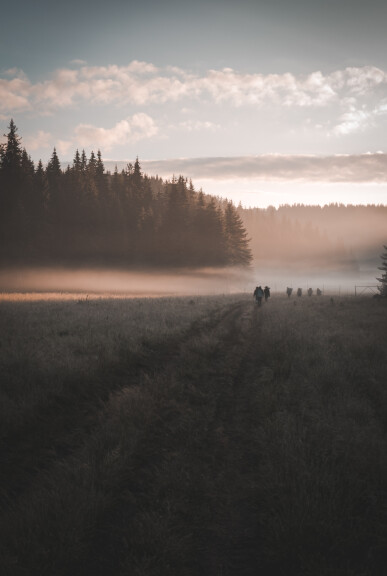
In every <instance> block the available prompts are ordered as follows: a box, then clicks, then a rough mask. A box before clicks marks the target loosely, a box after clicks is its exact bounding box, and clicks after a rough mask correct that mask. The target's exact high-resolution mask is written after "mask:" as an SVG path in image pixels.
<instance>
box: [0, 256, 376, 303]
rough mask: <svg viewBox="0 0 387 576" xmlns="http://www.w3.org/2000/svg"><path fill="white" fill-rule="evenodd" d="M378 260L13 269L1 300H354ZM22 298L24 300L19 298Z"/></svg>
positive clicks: (2, 278) (4, 273) (0, 286)
mask: <svg viewBox="0 0 387 576" xmlns="http://www.w3.org/2000/svg"><path fill="white" fill-rule="evenodd" d="M377 266H378V260H377V259H375V260H371V261H364V262H363V263H362V265H361V267H359V268H357V269H355V270H353V269H346V268H339V267H333V266H332V267H331V268H329V267H328V266H326V267H324V268H320V267H318V266H316V267H312V266H310V265H309V264H304V265H302V264H298V265H297V266H295V265H292V266H290V265H289V266H286V264H284V263H283V262H267V261H265V262H264V263H262V265H259V264H257V263H254V265H253V266H251V267H250V268H248V269H246V268H200V269H196V270H190V269H183V270H178V271H176V270H166V271H162V272H160V270H146V271H144V270H122V269H108V268H76V269H66V268H12V269H3V270H0V299H8V298H12V299H15V298H16V297H18V298H22V299H26V298H30V299H66V298H70V299H71V298H78V297H83V298H84V297H86V296H88V297H93V296H95V297H98V298H100V297H119V298H122V297H127V298H135V297H160V296H189V295H191V296H195V295H205V294H233V293H240V292H245V293H246V292H247V293H252V292H253V291H254V288H255V286H256V285H258V284H261V285H262V286H264V285H268V286H269V287H270V288H271V291H272V293H283V292H284V291H285V290H286V287H287V286H291V287H293V288H295V289H297V288H298V287H301V288H303V290H305V291H306V289H307V288H309V287H312V288H313V290H314V292H315V291H316V289H317V288H320V289H321V290H324V291H325V292H329V293H337V294H339V293H343V294H344V293H345V294H354V292H355V286H364V285H369V286H375V285H376V284H377V281H376V278H375V276H376V275H377ZM16 295H19V296H16Z"/></svg>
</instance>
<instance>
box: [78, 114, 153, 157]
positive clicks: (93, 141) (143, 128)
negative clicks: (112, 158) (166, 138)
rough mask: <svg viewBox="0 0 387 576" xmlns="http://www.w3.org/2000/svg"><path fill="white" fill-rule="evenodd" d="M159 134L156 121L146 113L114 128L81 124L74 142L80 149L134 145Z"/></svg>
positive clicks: (125, 120) (109, 148)
mask: <svg viewBox="0 0 387 576" xmlns="http://www.w3.org/2000/svg"><path fill="white" fill-rule="evenodd" d="M157 133H158V127H157V126H156V124H155V122H154V120H153V119H152V118H151V117H150V116H148V115H147V114H144V113H139V114H134V115H133V116H131V117H128V118H125V119H124V120H121V121H120V122H117V124H116V125H115V126H113V127H112V128H102V127H98V126H93V125H91V124H79V125H78V126H77V127H76V128H75V130H74V142H75V143H76V144H77V145H78V146H80V147H88V146H91V147H95V148H96V147H103V148H104V150H111V148H113V146H116V145H122V144H127V143H129V142H130V143H134V142H137V141H138V140H142V139H145V138H152V137H153V136H155V135H156V134H157Z"/></svg>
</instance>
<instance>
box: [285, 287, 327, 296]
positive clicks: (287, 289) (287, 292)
mask: <svg viewBox="0 0 387 576" xmlns="http://www.w3.org/2000/svg"><path fill="white" fill-rule="evenodd" d="M292 292H293V288H289V286H288V287H287V288H286V294H287V295H288V298H290V296H291V295H292ZM307 294H308V296H312V294H313V288H308V290H307ZM316 294H317V296H321V294H322V291H321V290H320V288H317V290H316ZM297 296H298V297H299V298H301V296H302V288H298V289H297Z"/></svg>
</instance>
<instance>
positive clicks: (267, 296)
mask: <svg viewBox="0 0 387 576" xmlns="http://www.w3.org/2000/svg"><path fill="white" fill-rule="evenodd" d="M263 293H264V295H265V302H267V301H268V299H269V298H270V288H269V286H265V288H264V289H263Z"/></svg>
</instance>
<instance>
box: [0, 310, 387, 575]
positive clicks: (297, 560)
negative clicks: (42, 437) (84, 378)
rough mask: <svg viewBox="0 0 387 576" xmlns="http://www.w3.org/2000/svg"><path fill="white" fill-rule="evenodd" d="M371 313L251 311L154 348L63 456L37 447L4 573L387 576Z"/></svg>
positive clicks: (381, 325)
mask: <svg viewBox="0 0 387 576" xmlns="http://www.w3.org/2000/svg"><path fill="white" fill-rule="evenodd" d="M316 306H317V307H316ZM362 310H363V309H362V308H361V306H360V305H359V304H357V303H353V302H347V303H344V302H343V305H342V306H340V307H337V308H336V307H335V306H334V305H332V304H330V303H329V301H327V303H326V304H324V302H323V301H318V304H316V305H315V304H314V303H313V302H311V301H310V302H309V301H305V303H304V302H303V303H302V304H300V303H297V304H293V303H289V302H287V301H286V300H283V301H280V302H278V303H277V302H274V300H273V302H272V303H270V304H268V305H267V306H263V307H262V308H261V309H258V308H257V307H255V305H254V302H251V301H247V300H241V301H240V302H237V303H233V304H228V305H226V306H224V307H223V308H222V309H220V310H218V311H216V312H214V313H213V314H212V315H211V316H210V317H208V318H205V319H202V320H200V321H198V322H195V323H194V324H193V325H192V326H191V327H190V328H189V329H188V330H187V331H186V332H185V334H184V335H183V336H182V337H180V338H174V339H169V340H166V341H164V342H162V343H155V342H153V343H151V342H149V343H147V344H146V346H145V347H144V349H143V351H142V353H141V357H138V358H136V359H132V360H131V362H130V363H128V364H127V366H126V367H122V366H121V367H120V370H119V374H118V375H119V377H118V378H117V380H116V381H115V384H114V385H113V384H112V385H111V386H110V387H109V388H108V393H107V394H106V395H105V397H101V396H100V395H99V394H95V395H94V396H93V395H91V396H90V397H89V398H88V399H86V400H85V403H84V404H83V405H82V406H83V408H86V407H88V408H89V420H88V423H87V425H83V423H82V418H81V417H79V418H78V416H77V417H76V419H75V422H76V424H77V426H78V432H77V436H76V440H74V439H73V436H71V434H70V435H66V433H63V432H61V433H60V434H58V435H57V436H55V435H54V437H53V438H52V440H51V446H54V447H55V448H56V453H59V457H56V456H55V454H52V455H51V457H50V456H46V450H47V445H46V446H45V448H44V450H43V451H39V448H37V449H36V452H35V454H34V458H37V459H38V461H39V458H42V460H41V462H43V465H41V466H40V467H39V468H38V469H33V468H31V467H28V468H27V481H26V484H25V486H22V488H23V489H20V491H19V492H18V494H17V495H18V500H17V501H16V504H12V505H11V506H10V507H9V508H6V511H5V514H4V516H3V518H2V519H1V520H0V542H1V543H2V546H3V550H4V551H3V552H1V545H0V564H1V565H2V566H5V567H6V573H7V574H9V575H10V576H25V575H26V574H28V575H29V576H35V575H39V576H44V575H47V576H48V575H50V576H51V575H53V574H55V576H70V575H71V576H88V575H89V574H90V575H93V576H106V574H114V575H115V576H116V575H117V576H121V575H122V576H126V575H127V574H130V575H132V574H133V575H134V576H164V575H165V576H167V575H168V576H169V575H170V574H178V575H179V576H207V575H208V576H213V575H215V576H217V575H219V576H253V575H256V574H257V573H262V574H265V576H276V575H277V574H286V575H287V576H293V575H294V576H296V575H297V576H301V575H302V576H328V575H330V574H338V575H340V576H348V575H349V574H352V575H353V576H360V575H362V576H371V575H372V576H381V575H382V574H384V570H385V562H384V551H385V544H386V540H385V519H384V518H383V505H384V504H383V502H384V503H385V496H386V493H385V486H386V481H387V463H386V458H385V454H386V447H387V442H386V437H385V428H384V424H383V418H382V414H384V413H385V408H386V400H387V397H386V394H385V385H384V383H385V376H386V375H387V372H386V370H387V367H386V363H385V359H384V358H385V317H383V316H381V311H380V310H379V309H377V310H376V309H375V310H374V309H372V308H371V307H370V308H369V310H366V311H365V312H362ZM360 312H362V313H363V314H364V317H363V318H362V317H360ZM370 314H373V323H372V334H374V340H373V341H372V342H370V343H369V349H367V350H364V346H363V347H359V344H358V341H359V339H358V331H359V329H364V330H365V332H364V334H367V335H368V336H369V334H370V333H371V332H370V331H369V324H367V321H368V318H369V317H370ZM355 336H356V337H355ZM383 338H384V340H383ZM371 353H372V358H375V359H377V360H378V366H377V370H376V369H375V368H374V367H373V364H372V363H368V364H367V362H366V361H367V358H368V357H369V356H368V355H369V354H371ZM327 358H329V360H330V362H329V363H327ZM112 368H113V367H112ZM115 374H117V372H115ZM365 381H366V382H367V386H365V385H364V382H365ZM91 389H92V388H91ZM376 400H377V402H376ZM77 414H78V412H77ZM54 416H55V414H54V413H53V414H52V415H51V418H54ZM71 422H74V420H71ZM47 430H48V423H47V422H45V423H44V424H43V427H42V430H41V433H43V431H47ZM69 438H70V439H71V441H69ZM48 445H50V444H49V442H48ZM17 446H18V445H17V444H15V445H14V447H16V448H17ZM61 450H62V452H61ZM16 458H17V455H16ZM20 465H21V466H22V465H23V463H22V462H21V463H20ZM14 470H15V474H16V473H17V467H15V469H14ZM7 569H8V572H7Z"/></svg>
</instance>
